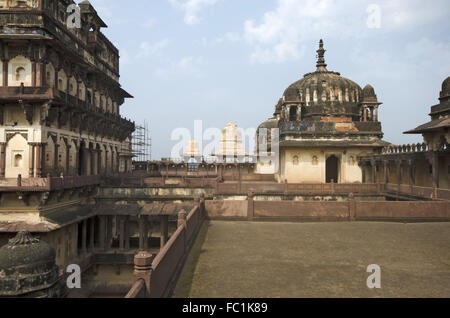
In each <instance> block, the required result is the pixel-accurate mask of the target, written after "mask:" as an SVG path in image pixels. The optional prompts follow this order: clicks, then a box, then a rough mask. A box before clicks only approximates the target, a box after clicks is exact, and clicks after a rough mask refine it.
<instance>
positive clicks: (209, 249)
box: [173, 221, 450, 298]
mask: <svg viewBox="0 0 450 318" xmlns="http://www.w3.org/2000/svg"><path fill="white" fill-rule="evenodd" d="M449 238H450V223H393V222H392V223H381V222H335V223H329V222H326V223H283V222H232V221H209V222H205V223H204V224H203V226H202V229H201V231H200V233H199V235H198V238H197V240H196V242H195V244H194V246H193V248H192V250H191V253H190V255H189V257H188V259H187V261H186V263H185V265H184V268H183V270H182V272H181V275H180V278H179V280H178V283H177V286H176V288H175V290H174V293H173V297H176V298H184V297H189V298H216V297H224V298H231V297H238V298H265V297H270V298H279V297H282V298H284V297H286V298H303V297H314V298H315V297H450V240H449ZM371 264H377V265H379V266H380V268H381V288H380V289H369V288H368V287H367V284H366V281H367V278H368V277H369V276H370V275H371V273H368V272H366V269H367V267H368V266H369V265H371Z"/></svg>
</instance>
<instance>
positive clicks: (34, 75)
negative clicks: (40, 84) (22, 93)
mask: <svg viewBox="0 0 450 318" xmlns="http://www.w3.org/2000/svg"><path fill="white" fill-rule="evenodd" d="M36 78H37V72H36V61H31V86H33V87H35V86H36Z"/></svg>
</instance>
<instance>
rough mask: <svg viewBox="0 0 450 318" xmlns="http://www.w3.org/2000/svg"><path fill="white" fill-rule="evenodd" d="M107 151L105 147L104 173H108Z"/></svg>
mask: <svg viewBox="0 0 450 318" xmlns="http://www.w3.org/2000/svg"><path fill="white" fill-rule="evenodd" d="M108 153H109V151H108V150H107V149H105V172H104V173H105V175H106V174H108Z"/></svg>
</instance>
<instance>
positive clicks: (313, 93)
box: [283, 40, 362, 106]
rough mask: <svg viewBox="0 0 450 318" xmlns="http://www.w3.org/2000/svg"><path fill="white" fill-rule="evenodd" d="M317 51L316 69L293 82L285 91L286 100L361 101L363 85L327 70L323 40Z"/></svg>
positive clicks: (317, 102)
mask: <svg viewBox="0 0 450 318" xmlns="http://www.w3.org/2000/svg"><path fill="white" fill-rule="evenodd" d="M317 53H318V55H319V58H318V62H317V69H316V71H315V72H312V73H308V74H306V75H305V76H304V77H303V78H302V79H300V80H299V81H296V82H295V83H293V84H291V85H290V86H289V87H288V88H287V89H286V90H285V91H284V94H283V97H284V101H286V102H288V101H301V102H304V103H305V104H306V106H321V105H324V106H325V105H326V106H330V105H339V104H343V103H346V104H348V103H354V104H355V105H356V104H357V103H359V102H360V100H361V96H362V89H361V87H360V86H359V85H358V84H357V83H355V82H353V81H352V80H349V79H348V78H345V77H342V76H341V75H340V73H337V72H331V71H328V70H327V68H326V66H327V64H325V58H324V54H325V49H324V48H323V41H322V40H321V41H320V48H319V50H318V51H317Z"/></svg>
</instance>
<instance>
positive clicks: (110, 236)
mask: <svg viewBox="0 0 450 318" xmlns="http://www.w3.org/2000/svg"><path fill="white" fill-rule="evenodd" d="M112 230H113V217H112V216H107V217H106V248H107V249H111V247H112V239H113V233H112Z"/></svg>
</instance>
